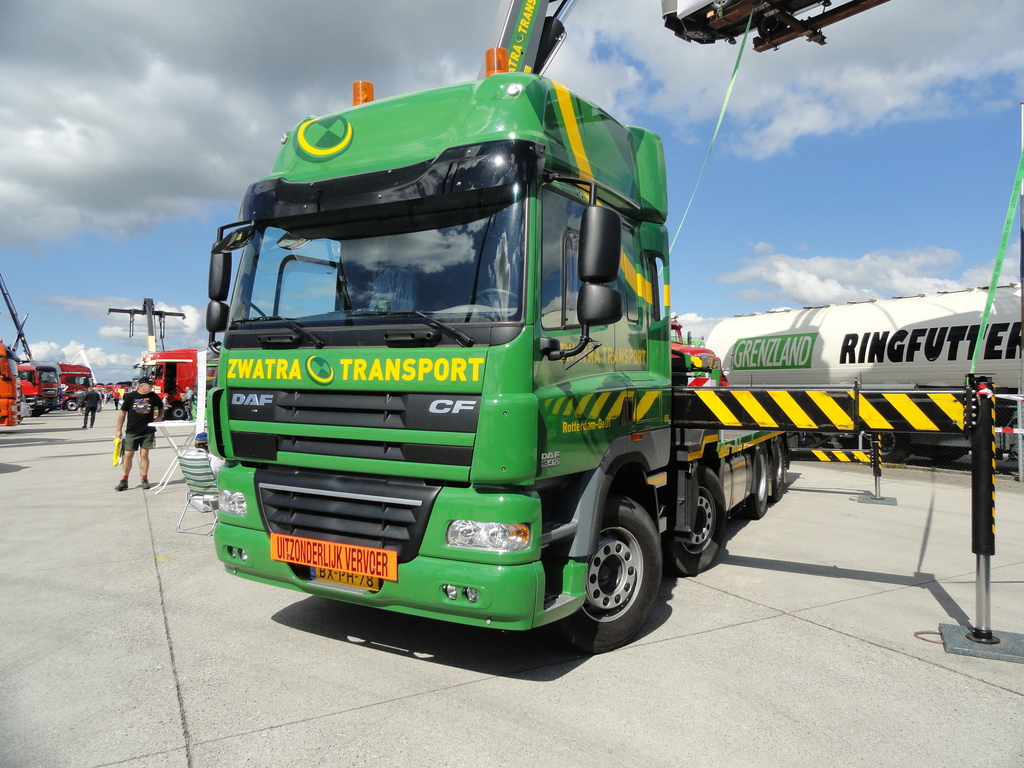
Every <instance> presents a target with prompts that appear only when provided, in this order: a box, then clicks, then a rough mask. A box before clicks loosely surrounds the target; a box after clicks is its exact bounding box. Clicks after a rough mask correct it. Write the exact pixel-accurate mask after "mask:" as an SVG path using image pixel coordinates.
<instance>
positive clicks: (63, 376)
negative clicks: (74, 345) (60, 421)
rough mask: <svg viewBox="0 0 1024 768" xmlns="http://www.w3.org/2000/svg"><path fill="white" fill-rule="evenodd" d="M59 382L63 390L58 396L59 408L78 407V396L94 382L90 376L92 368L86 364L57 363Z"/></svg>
mask: <svg viewBox="0 0 1024 768" xmlns="http://www.w3.org/2000/svg"><path fill="white" fill-rule="evenodd" d="M59 365H60V383H61V385H62V386H63V387H64V391H63V393H62V394H61V396H60V404H61V408H63V409H64V410H66V411H74V410H77V409H78V405H79V398H81V396H82V395H83V394H85V392H87V391H88V390H89V387H91V386H92V385H93V384H95V383H96V381H95V379H93V376H92V369H91V368H90V367H89V366H87V365H73V364H72V363H59Z"/></svg>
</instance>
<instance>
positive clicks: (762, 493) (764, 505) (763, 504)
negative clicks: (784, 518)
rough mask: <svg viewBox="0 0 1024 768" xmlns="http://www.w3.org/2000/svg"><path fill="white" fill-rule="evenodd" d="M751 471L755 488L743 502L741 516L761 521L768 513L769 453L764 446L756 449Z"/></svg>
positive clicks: (752, 483)
mask: <svg viewBox="0 0 1024 768" xmlns="http://www.w3.org/2000/svg"><path fill="white" fill-rule="evenodd" d="M750 471H751V474H752V475H753V481H752V482H751V485H752V486H753V487H752V490H751V493H750V495H749V496H748V497H747V498H746V501H744V502H743V508H742V510H740V514H739V516H740V517H742V518H745V519H747V520H760V519H761V518H762V517H764V516H765V513H766V512H767V511H768V483H769V480H768V478H769V473H768V452H767V451H766V450H765V449H764V446H763V445H759V446H757V448H755V449H754V456H753V459H752V460H751V462H750Z"/></svg>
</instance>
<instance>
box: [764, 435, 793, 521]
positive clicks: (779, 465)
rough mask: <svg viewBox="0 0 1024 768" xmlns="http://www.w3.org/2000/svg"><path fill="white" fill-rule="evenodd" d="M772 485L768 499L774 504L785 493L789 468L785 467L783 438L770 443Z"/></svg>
mask: <svg viewBox="0 0 1024 768" xmlns="http://www.w3.org/2000/svg"><path fill="white" fill-rule="evenodd" d="M771 475H772V483H771V490H770V491H769V493H768V498H769V499H771V501H772V503H773V504H774V503H775V502H776V501H778V500H779V499H781V498H782V494H784V493H785V492H786V481H787V480H788V479H789V468H788V467H787V466H786V445H785V442H784V440H783V438H781V437H780V438H777V439H776V440H773V441H772V465H771Z"/></svg>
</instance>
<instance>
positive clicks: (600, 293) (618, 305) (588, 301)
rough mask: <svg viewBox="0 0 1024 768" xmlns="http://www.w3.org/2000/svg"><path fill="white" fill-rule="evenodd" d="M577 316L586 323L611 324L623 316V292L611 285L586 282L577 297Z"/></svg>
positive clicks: (587, 324) (588, 324) (586, 324)
mask: <svg viewBox="0 0 1024 768" xmlns="http://www.w3.org/2000/svg"><path fill="white" fill-rule="evenodd" d="M576 317H577V319H579V321H580V322H581V323H582V324H583V325H585V326H590V325H611V324H612V323H616V322H618V321H619V319H620V318H621V317H622V294H620V293H619V292H618V290H616V289H615V288H612V287H611V286H610V285H598V284H596V283H584V284H583V285H581V286H580V292H579V295H578V296H577V297H576Z"/></svg>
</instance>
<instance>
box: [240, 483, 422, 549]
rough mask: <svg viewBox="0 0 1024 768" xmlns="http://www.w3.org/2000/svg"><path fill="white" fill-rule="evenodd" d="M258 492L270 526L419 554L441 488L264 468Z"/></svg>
mask: <svg viewBox="0 0 1024 768" xmlns="http://www.w3.org/2000/svg"><path fill="white" fill-rule="evenodd" d="M255 480H256V493H257V497H258V499H259V505H260V514H261V515H262V517H263V522H264V524H265V525H266V527H267V530H269V531H271V532H272V533H278V534H282V535H285V536H300V537H302V538H307V539H318V540H321V541H334V542H339V543H342V544H352V545H356V546H361V547H373V548H375V549H390V550H393V551H395V552H397V553H398V562H400V563H403V562H407V561H409V560H411V559H412V558H414V557H415V556H416V554H417V553H418V552H419V548H420V543H421V542H422V540H423V532H424V530H425V529H426V526H427V521H428V520H429V518H430V510H431V509H432V508H433V505H434V500H435V499H436V498H437V494H438V493H439V492H440V490H441V488H440V486H436V485H428V484H427V483H425V482H423V481H419V480H409V479H404V478H382V477H368V476H363V475H352V474H342V473H334V472H332V473H325V472H316V471H312V470H305V469H303V470H301V472H300V471H299V470H295V469H279V468H275V469H260V470H257V471H256V476H255Z"/></svg>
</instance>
